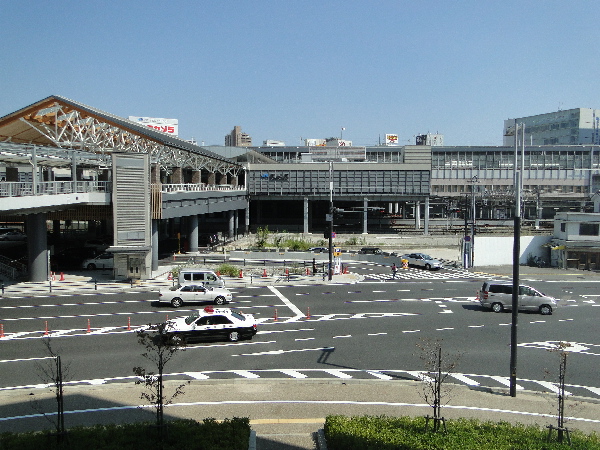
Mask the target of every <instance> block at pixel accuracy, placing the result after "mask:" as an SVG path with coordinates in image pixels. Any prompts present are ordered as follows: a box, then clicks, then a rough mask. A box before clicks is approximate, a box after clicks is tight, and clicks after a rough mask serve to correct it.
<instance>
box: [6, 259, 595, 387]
mask: <svg viewBox="0 0 600 450" xmlns="http://www.w3.org/2000/svg"><path fill="white" fill-rule="evenodd" d="M353 269H354V270H357V271H359V270H362V271H363V272H364V275H365V281H363V282H361V283H358V284H349V285H347V284H333V285H282V286H277V287H264V286H263V287H252V286H249V287H239V288H235V289H234V290H233V293H234V302H233V303H232V304H231V305H230V306H232V307H234V308H237V309H240V310H242V311H243V312H246V313H252V314H254V315H255V317H256V318H257V319H258V320H259V322H260V325H259V333H258V334H257V336H255V338H254V339H253V340H251V341H244V342H239V343H228V342H217V343H201V344H194V345H190V346H189V347H188V348H187V349H186V350H185V351H184V352H182V353H181V354H179V355H177V357H176V358H175V359H174V360H173V361H172V362H171V363H169V366H168V367H167V368H166V371H167V372H168V373H170V374H173V375H172V376H173V377H174V378H175V377H177V378H188V379H190V378H191V379H193V378H200V379H205V378H209V379H215V378H217V379H218V378H236V377H241V378H258V377H260V378H265V377H267V378H268V377H276V378H281V377H284V378H350V377H351V378H366V379H383V380H386V379H411V380H412V379H415V378H416V377H417V376H418V372H419V371H421V370H423V369H424V364H423V362H422V360H421V357H422V355H423V352H422V351H421V350H420V349H419V346H422V345H423V344H424V343H425V342H426V341H432V340H441V342H442V348H443V351H444V354H445V355H446V356H445V359H446V361H447V362H456V363H457V367H456V369H455V372H456V374H455V376H454V381H456V382H459V383H464V384H467V385H478V384H479V385H481V386H490V387H498V386H505V385H506V383H507V377H508V375H509V358H510V321H511V314H510V313H500V314H495V313H491V312H489V311H483V310H481V308H480V307H479V306H478V303H477V302H475V293H476V291H477V289H478V288H479V287H480V286H481V283H482V280H483V277H482V276H477V275H475V276H474V274H472V273H471V274H468V273H463V272H461V271H459V270H456V271H453V270H443V271H440V272H431V273H428V272H426V271H421V270H419V269H411V270H410V271H406V272H405V273H401V274H400V275H403V276H404V278H401V280H390V279H389V278H390V273H388V270H389V268H386V267H382V266H377V265H371V266H368V265H363V266H361V267H354V268H353ZM409 272H410V273H412V274H413V275H412V277H413V278H412V279H411V278H409V277H407V276H406V275H407V274H408V273H409ZM443 272H446V274H445V275H444V274H443ZM419 274H420V275H419ZM555 278H556V276H555V275H554V276H553V277H548V279H537V280H535V279H534V280H531V282H530V283H529V284H532V285H533V286H536V287H538V288H540V289H542V290H543V291H545V292H546V293H547V294H549V295H553V296H556V297H557V298H560V299H561V307H560V309H559V310H558V311H557V312H556V313H555V314H553V315H551V316H541V315H539V314H533V313H521V314H520V315H519V327H518V330H519V334H518V341H519V350H518V355H519V359H518V366H517V367H518V371H517V376H518V379H519V387H523V388H524V389H533V390H536V389H537V390H548V389H552V386H551V385H550V384H549V383H550V382H556V381H557V372H558V357H557V355H556V354H555V353H553V352H549V351H548V349H549V348H551V347H552V346H553V345H554V344H556V343H557V342H559V341H568V342H571V343H576V345H574V346H573V347H571V350H572V351H570V353H569V359H568V374H567V383H568V385H569V391H570V392H571V393H573V394H576V395H583V396H588V397H590V396H591V397H597V398H600V388H599V386H600V385H599V383H598V380H597V375H596V374H597V358H598V356H600V341H599V340H598V337H597V333H593V332H592V330H594V329H597V317H598V311H600V310H599V309H598V306H600V304H599V303H600V302H597V301H596V299H597V298H598V297H597V295H596V294H595V292H596V291H597V286H598V283H597V282H596V280H590V279H585V278H582V279H565V280H556V279H555ZM157 298H158V297H157V294H156V293H137V294H102V295H94V294H90V295H85V296H81V295H74V296H48V297H44V296H43V295H40V296H36V297H29V298H6V299H3V300H2V302H1V306H0V314H1V317H2V325H3V327H4V338H0V339H1V341H0V345H1V347H0V348H1V349H2V352H1V355H2V356H1V357H0V359H1V360H2V361H3V362H2V363H1V364H2V370H1V371H0V388H15V387H23V386H31V385H37V384H40V383H41V382H43V381H47V380H44V379H43V376H41V375H40V366H43V365H44V364H46V363H47V360H30V359H31V358H43V357H46V356H48V353H47V351H46V349H45V348H44V345H43V341H42V339H41V338H42V337H50V342H51V346H52V349H53V351H55V352H56V353H58V354H60V355H61V357H62V361H63V364H64V365H65V366H66V367H67V368H68V371H67V374H66V378H67V380H70V382H71V383H73V384H80V383H90V382H92V383H104V382H118V381H122V380H127V379H132V378H133V372H132V369H133V367H134V366H138V365H142V366H148V365H149V364H148V362H147V361H146V360H145V359H144V358H143V357H142V356H141V353H142V348H141V347H140V346H139V345H138V344H137V340H136V335H135V330H136V329H137V328H138V327H139V326H141V325H143V324H146V323H150V322H159V321H163V320H165V319H166V318H167V317H170V318H172V317H175V316H180V315H186V314H189V313H190V312H191V311H193V309H196V308H198V306H196V305H186V306H184V307H183V308H180V309H177V310H175V309H173V308H171V307H167V306H159V305H158V304H157V302H156V299H157ZM149 368H150V369H151V367H149ZM90 380H94V381H90Z"/></svg>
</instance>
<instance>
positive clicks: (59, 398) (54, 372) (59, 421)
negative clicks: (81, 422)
mask: <svg viewBox="0 0 600 450" xmlns="http://www.w3.org/2000/svg"><path fill="white" fill-rule="evenodd" d="M42 342H43V344H44V347H45V350H46V353H47V354H48V355H50V356H48V357H45V358H40V361H43V362H38V363H37V364H36V369H37V372H38V374H39V377H40V379H41V380H42V381H44V382H45V383H47V384H48V386H49V387H50V389H51V390H52V391H53V393H54V395H55V397H56V406H57V414H56V420H54V419H53V416H54V415H53V414H52V415H51V414H46V413H45V412H43V408H42V407H41V406H40V404H39V402H38V401H36V400H34V401H33V402H32V407H33V408H34V409H35V410H36V411H38V412H40V413H42V414H43V415H44V417H45V418H46V419H47V420H48V421H50V422H51V423H52V424H53V426H54V428H55V429H56V436H57V438H58V440H59V441H62V440H63V438H64V436H65V435H66V430H65V408H64V391H63V383H64V380H65V378H67V377H68V372H69V365H67V366H65V367H63V364H62V361H61V358H60V355H59V354H58V353H57V352H55V351H54V349H53V348H52V342H51V340H50V337H44V338H43V339H42Z"/></svg>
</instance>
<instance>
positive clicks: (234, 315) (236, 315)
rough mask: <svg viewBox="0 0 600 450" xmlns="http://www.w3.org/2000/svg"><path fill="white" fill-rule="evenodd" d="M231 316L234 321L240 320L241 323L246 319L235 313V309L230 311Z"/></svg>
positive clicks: (237, 312)
mask: <svg viewBox="0 0 600 450" xmlns="http://www.w3.org/2000/svg"><path fill="white" fill-rule="evenodd" d="M231 315H232V316H233V317H235V318H236V319H238V320H241V321H242V322H243V321H244V320H246V318H245V317H244V315H243V314H242V313H241V312H239V311H237V310H235V309H232V310H231Z"/></svg>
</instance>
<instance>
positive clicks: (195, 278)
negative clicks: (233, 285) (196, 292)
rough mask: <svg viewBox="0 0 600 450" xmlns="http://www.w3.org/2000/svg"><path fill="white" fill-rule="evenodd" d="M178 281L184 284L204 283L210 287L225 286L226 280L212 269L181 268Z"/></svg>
mask: <svg viewBox="0 0 600 450" xmlns="http://www.w3.org/2000/svg"><path fill="white" fill-rule="evenodd" d="M177 282H178V283H179V284H180V285H183V284H203V285H205V286H210V287H219V288H222V287H225V281H224V280H223V278H221V277H220V276H218V275H217V274H216V273H214V272H213V271H212V270H210V269H181V270H180V271H179V276H178V277H177Z"/></svg>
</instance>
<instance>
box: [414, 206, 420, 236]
mask: <svg viewBox="0 0 600 450" xmlns="http://www.w3.org/2000/svg"><path fill="white" fill-rule="evenodd" d="M420 229H421V202H415V230H420Z"/></svg>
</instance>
